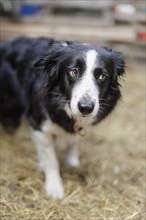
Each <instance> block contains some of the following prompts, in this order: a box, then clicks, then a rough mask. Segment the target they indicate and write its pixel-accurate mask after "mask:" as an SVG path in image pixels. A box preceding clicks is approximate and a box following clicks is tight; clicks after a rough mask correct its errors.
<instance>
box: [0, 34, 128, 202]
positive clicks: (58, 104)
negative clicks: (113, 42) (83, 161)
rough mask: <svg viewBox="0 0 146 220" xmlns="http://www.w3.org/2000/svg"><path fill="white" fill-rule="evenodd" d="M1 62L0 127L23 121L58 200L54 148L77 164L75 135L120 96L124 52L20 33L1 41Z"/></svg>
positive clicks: (102, 115)
mask: <svg viewBox="0 0 146 220" xmlns="http://www.w3.org/2000/svg"><path fill="white" fill-rule="evenodd" d="M0 65H1V72H0V122H1V125H2V127H4V128H6V129H7V130H8V129H14V128H18V127H19V126H20V123H21V122H22V118H25V119H26V120H27V121H28V123H29V124H30V126H31V128H32V129H31V130H32V138H33V140H34V142H35V144H36V147H37V151H38V158H39V165H40V167H41V170H42V171H43V172H44V174H45V188H46V192H47V194H48V195H49V196H50V197H52V198H63V196H64V189H63V185H62V179H61V177H60V172H59V163H58V160H57V157H56V153H55V147H56V146H58V147H59V148H61V147H64V148H66V147H67V156H66V162H67V164H68V165H70V166H77V165H79V155H78V151H77V140H78V137H79V136H80V134H82V133H84V129H85V128H88V127H89V126H93V125H96V124H98V123H99V122H100V121H101V120H102V119H104V118H105V117H106V116H107V115H108V114H109V113H110V112H111V111H112V110H113V109H114V107H115V106H116V104H117V101H118V100H119V98H120V96H121V92H120V84H119V77H120V76H122V75H123V74H124V68H125V62H124V58H123V55H122V54H121V53H120V52H117V51H113V50H112V49H110V48H107V47H95V46H91V45H87V44H81V43H78V42H69V41H55V40H53V39H46V38H37V39H31V38H26V37H21V38H17V39H15V40H12V41H8V42H5V43H2V44H1V47H0Z"/></svg>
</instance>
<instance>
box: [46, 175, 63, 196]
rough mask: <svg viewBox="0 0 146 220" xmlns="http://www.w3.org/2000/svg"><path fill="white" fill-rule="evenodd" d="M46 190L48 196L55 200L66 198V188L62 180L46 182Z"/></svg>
mask: <svg viewBox="0 0 146 220" xmlns="http://www.w3.org/2000/svg"><path fill="white" fill-rule="evenodd" d="M45 189H46V192H47V195H48V196H49V197H51V198H53V199H62V198H63V197H64V196H65V193H64V188H63V185H62V182H61V181H60V180H57V181H56V180H55V181H53V180H51V179H50V181H47V182H46V185H45Z"/></svg>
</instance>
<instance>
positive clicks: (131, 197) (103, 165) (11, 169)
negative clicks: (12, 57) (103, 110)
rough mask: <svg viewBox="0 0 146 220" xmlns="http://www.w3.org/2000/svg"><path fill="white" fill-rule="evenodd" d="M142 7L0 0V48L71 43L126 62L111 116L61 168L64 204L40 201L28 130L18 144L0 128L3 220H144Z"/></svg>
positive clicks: (77, 0) (145, 43)
mask: <svg viewBox="0 0 146 220" xmlns="http://www.w3.org/2000/svg"><path fill="white" fill-rule="evenodd" d="M145 6H146V1H145V0H143V1H141V0H127V1H124V0H121V1H118V0H107V1H106V0H74V1H73V0H66V1H65V0H45V1H44V0H42V1H35V0H18V1H15V0H1V1H0V14H1V17H0V18H1V22H0V24H1V25H0V30H1V33H0V42H3V41H6V40H9V39H13V38H15V37H18V36H30V37H41V36H43V37H51V38H55V39H60V40H62V39H63V40H76V41H80V42H85V43H92V44H94V45H97V46H99V45H104V46H110V47H112V48H113V49H116V50H118V51H121V52H123V54H124V56H125V61H126V75H125V77H124V80H123V79H121V80H120V83H121V85H122V87H121V91H122V99H121V101H120V102H119V104H118V106H117V108H116V110H115V111H114V113H112V114H111V115H110V116H109V117H108V118H107V119H106V120H105V121H103V123H101V124H100V125H99V126H97V127H95V130H92V131H88V132H87V135H86V137H85V138H83V139H82V142H81V146H80V152H81V166H80V167H79V168H78V169H69V168H67V167H65V166H61V167H62V168H61V173H62V177H63V182H64V185H65V191H66V197H65V199H64V200H63V201H60V202H56V201H51V200H49V198H48V197H46V194H45V191H44V176H43V174H42V173H41V174H40V173H39V174H38V172H36V167H37V160H36V156H35V155H36V152H35V147H34V144H33V142H32V141H31V138H30V137H29V135H28V134H25V133H26V131H27V128H25V129H24V130H23V132H22V133H21V134H22V135H21V137H20V138H19V137H18V138H17V137H16V136H15V135H13V136H8V135H7V134H6V133H4V132H3V133H2V132H1V130H0V145H1V148H0V165H1V166H0V167H1V169H0V176H1V178H0V189H1V200H0V215H1V219H2V220H9V219H14V218H15V219H16V220H17V219H22V220H30V219H37V220H43V219H45V220H52V219H58V220H61V219H62V220H69V219H70V220H75V219H81V220H83V219H84V220H144V219H146V212H145V201H146V197H145V190H146V185H145V179H146V172H145V169H146V150H145V118H146V117H145V106H146V105H145V101H146V99H145V96H146V95H145V74H146V69H145V67H146V65H145V58H146V7H145ZM60 159H61V158H60ZM60 161H61V163H62V164H63V160H60Z"/></svg>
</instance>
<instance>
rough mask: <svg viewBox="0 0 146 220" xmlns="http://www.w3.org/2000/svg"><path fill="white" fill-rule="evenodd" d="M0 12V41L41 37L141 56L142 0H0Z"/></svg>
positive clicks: (145, 18) (144, 35) (145, 13)
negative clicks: (104, 47) (87, 44)
mask: <svg viewBox="0 0 146 220" xmlns="http://www.w3.org/2000/svg"><path fill="white" fill-rule="evenodd" d="M0 12H1V36H0V39H1V41H2V40H7V39H11V38H14V37H17V36H20V35H21V36H22V35H25V36H31V37H38V36H45V37H53V38H56V39H67V40H77V41H81V42H86V43H92V44H95V45H101V44H102V45H109V46H112V47H114V48H116V49H118V50H121V51H122V52H124V54H125V55H126V56H127V57H129V58H132V59H140V60H143V59H145V41H146V29H145V27H146V8H145V0H143V1H141V0H128V1H124V0H123V1H117V0H110V1H109V0H107V1H106V0H104V1H101V0H74V1H73V0H42V1H36V0H21V1H19V0H1V3H0ZM133 51H134V53H133Z"/></svg>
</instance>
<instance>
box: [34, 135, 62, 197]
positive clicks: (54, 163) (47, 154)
mask: <svg viewBox="0 0 146 220" xmlns="http://www.w3.org/2000/svg"><path fill="white" fill-rule="evenodd" d="M33 139H34V141H35V143H36V146H37V151H38V157H39V162H40V165H41V168H42V169H43V171H44V173H45V179H46V180H45V189H46V192H47V194H48V195H49V196H50V197H52V198H54V199H61V198H63V196H64V189H63V185H62V180H61V177H60V171H59V163H58V160H57V158H56V154H55V149H54V146H53V141H52V137H51V135H47V134H45V133H43V132H40V131H34V132H33Z"/></svg>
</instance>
